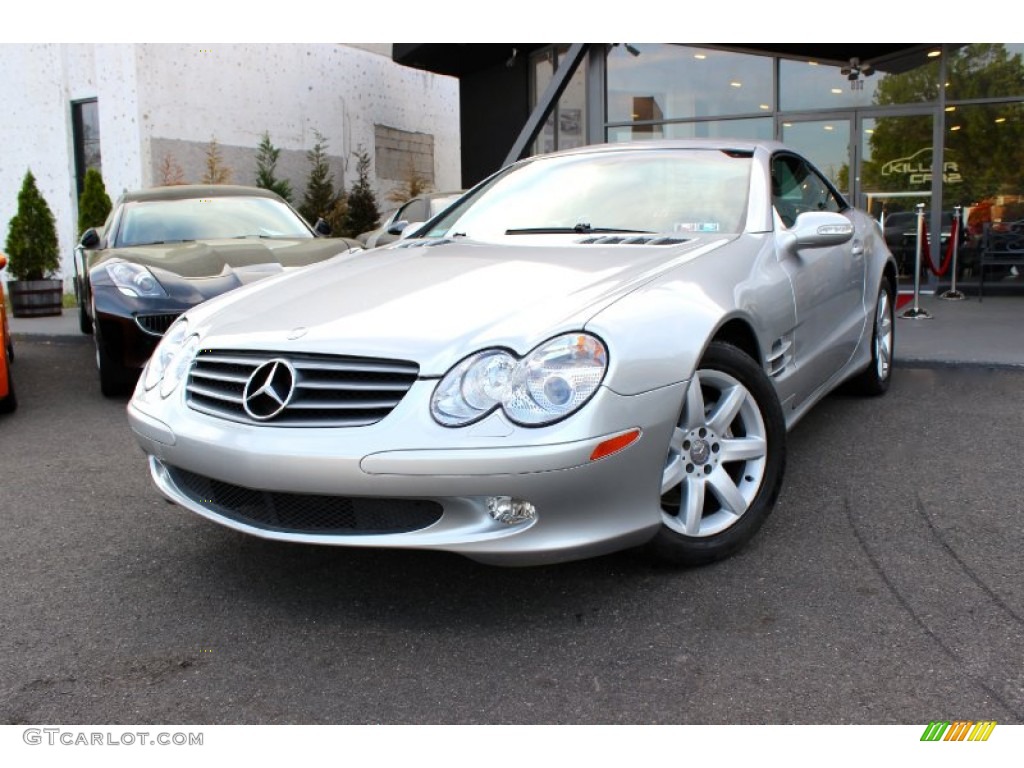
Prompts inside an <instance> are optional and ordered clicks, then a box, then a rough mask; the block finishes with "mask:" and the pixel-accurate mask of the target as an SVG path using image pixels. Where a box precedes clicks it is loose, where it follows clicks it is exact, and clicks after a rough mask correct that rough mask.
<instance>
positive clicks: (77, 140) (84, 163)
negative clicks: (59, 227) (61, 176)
mask: <svg viewBox="0 0 1024 768" xmlns="http://www.w3.org/2000/svg"><path fill="white" fill-rule="evenodd" d="M71 133H72V138H73V141H74V145H75V180H76V183H77V187H78V194H79V195H81V194H82V190H83V189H84V188H85V172H86V170H88V169H89V168H95V169H96V170H97V171H100V172H101V173H102V172H103V168H102V167H101V164H100V112H99V106H98V105H97V102H96V99H91V100H89V101H76V102H74V103H72V105H71Z"/></svg>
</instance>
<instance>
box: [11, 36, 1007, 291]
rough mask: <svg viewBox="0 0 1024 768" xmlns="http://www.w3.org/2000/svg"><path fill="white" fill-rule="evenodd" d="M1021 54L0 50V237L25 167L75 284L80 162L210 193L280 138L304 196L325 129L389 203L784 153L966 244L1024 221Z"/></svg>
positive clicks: (847, 47)
mask: <svg viewBox="0 0 1024 768" xmlns="http://www.w3.org/2000/svg"><path fill="white" fill-rule="evenodd" d="M1022 54H1024V44H1004V43H972V44H948V43H933V44H909V43H908V44H900V43H863V44H859V43H820V44H759V45H728V44H722V45H701V46H695V45H684V44H673V43H659V44H651V43H643V44H641V43H635V44H629V43H622V44H604V43H602V44H597V43H595V44H579V43H576V44H556V43H551V44H548V43H502V44H497V43H483V44H452V43H403V44H398V43H396V44H372V45H363V46H360V45H341V44H318V45H312V44H277V45H253V44H228V45H218V46H215V47H209V46H198V45H187V44H181V45H172V44H107V45H103V44H37V45H0V64H2V65H3V68H4V71H5V72H6V73H7V74H8V77H7V78H5V81H4V82H3V83H0V94H2V95H3V99H4V103H5V104H6V105H7V109H6V111H5V117H4V120H3V122H2V123H0V139H2V140H3V144H4V146H5V151H4V157H3V160H2V162H0V236H5V235H6V229H7V222H8V221H9V220H10V218H11V217H12V216H13V215H14V213H15V206H16V197H17V190H18V188H19V186H20V183H21V179H22V177H23V176H24V173H25V171H26V170H28V169H29V168H31V169H32V171H33V173H34V174H35V176H36V177H37V179H38V181H39V185H40V189H41V190H42V191H43V194H44V196H45V197H46V198H47V200H48V202H49V203H50V205H51V207H52V208H53V209H54V212H55V214H56V216H57V220H58V228H59V236H60V244H61V251H62V257H63V261H64V264H65V269H64V277H65V278H67V277H69V276H70V274H71V270H70V265H71V258H70V255H71V251H72V249H73V247H74V243H75V238H76V237H77V232H76V229H77V226H76V221H77V205H78V194H79V192H80V190H81V184H82V180H83V178H84V173H85V169H86V168H87V167H90V166H94V167H99V168H100V169H101V171H102V173H103V176H104V179H105V181H106V184H107V189H108V191H109V192H110V193H111V196H112V197H116V196H117V194H119V193H120V192H121V191H123V190H127V189H136V188H140V187H147V186H153V185H156V184H159V183H161V181H162V179H163V178H164V176H166V174H167V171H168V169H180V170H181V174H180V175H181V176H182V177H184V178H185V179H186V180H190V181H191V180H198V179H199V177H200V176H201V174H202V169H203V163H204V160H205V153H206V151H207V149H208V146H209V144H210V142H211V140H212V139H216V141H217V142H218V144H219V147H220V149H221V151H222V153H223V157H224V161H225V162H226V163H227V165H229V166H230V167H231V168H232V170H233V171H234V174H233V178H234V181H236V182H238V183H248V184H251V183H253V182H254V180H255V153H256V147H257V145H258V143H259V141H260V139H261V137H262V136H263V134H264V133H269V135H270V137H271V139H272V141H273V142H274V143H275V144H276V145H277V146H278V147H279V148H281V149H282V155H281V161H280V165H279V172H280V175H282V176H284V177H285V178H287V179H289V180H290V181H291V183H292V187H293V189H295V190H297V191H298V190H302V189H303V188H304V184H305V176H306V171H307V164H306V152H307V151H308V150H309V149H310V148H311V147H312V145H313V143H314V140H315V136H316V134H317V133H319V134H322V135H323V136H325V137H326V138H327V140H328V142H329V145H328V153H329V155H330V156H331V161H332V167H333V168H334V171H335V177H336V178H335V180H336V183H337V184H338V185H339V186H342V185H345V186H348V185H350V184H351V182H352V180H353V168H354V163H353V156H354V155H353V153H354V152H357V151H360V150H363V151H367V152H368V153H369V154H370V155H371V157H372V159H373V182H374V184H375V186H376V189H377V192H378V194H379V195H380V196H381V197H383V196H384V195H385V194H386V193H387V192H388V191H389V190H390V189H392V188H394V187H395V186H397V185H398V184H400V183H401V182H402V178H403V176H405V175H407V174H408V173H409V169H413V170H415V171H416V172H417V173H418V174H420V175H422V176H425V177H426V178H427V179H428V181H429V182H430V184H431V186H432V187H433V188H434V189H438V190H446V189H457V188H460V187H461V188H464V187H468V186H471V185H472V184H474V183H476V182H478V181H480V180H481V179H483V178H485V177H486V176H487V175H488V174H490V173H492V172H494V171H496V170H498V169H499V168H501V167H502V166H503V165H504V164H506V163H507V162H509V161H511V160H513V159H517V158H519V157H523V156H527V155H530V154H536V153H542V152H548V151H554V150H559V149H566V148H571V147H579V146H582V145H586V144H596V143H602V142H622V141H635V140H648V139H672V138H691V137H712V138H738V139H779V140H781V141H784V142H786V143H787V144H789V145H790V146H792V147H793V148H794V149H796V150H798V151H801V152H803V153H804V154H805V155H807V156H808V157H809V158H810V159H811V160H812V161H813V162H814V163H815V164H816V165H817V166H818V168H819V169H820V170H821V171H822V172H823V173H824V174H825V175H827V176H828V177H829V178H830V179H831V180H832V181H833V183H834V184H835V185H836V186H837V188H838V189H839V190H840V191H841V192H842V193H843V194H844V195H846V196H847V197H848V199H849V200H850V201H851V202H853V203H854V204H855V205H858V206H860V207H863V208H865V209H867V210H869V211H871V212H872V213H873V214H874V215H875V216H877V217H878V218H879V219H882V218H884V217H892V215H893V214H895V213H902V214H903V220H904V221H906V220H907V219H908V217H909V216H912V212H914V211H916V210H917V206H918V205H919V204H921V205H923V206H924V210H925V212H926V222H927V231H928V233H929V241H930V242H931V243H940V242H942V241H943V238H944V237H946V236H947V235H948V232H949V228H950V225H949V212H950V211H952V210H953V209H954V207H956V206H960V207H961V208H962V209H963V211H964V218H965V219H966V223H967V224H968V225H969V227H970V228H971V229H972V230H974V231H977V230H978V229H979V228H980V226H981V225H982V224H983V223H984V222H987V221H994V222H998V221H1012V220H1017V219H1024V120H1022V117H1024V114H1022V113H1024V61H1022ZM382 207H383V206H382ZM892 220H893V221H896V219H892ZM894 250H895V249H894ZM932 250H933V251H937V250H938V249H937V248H933V249H932ZM932 279H933V281H934V278H932Z"/></svg>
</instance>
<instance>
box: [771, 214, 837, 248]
mask: <svg viewBox="0 0 1024 768" xmlns="http://www.w3.org/2000/svg"><path fill="white" fill-rule="evenodd" d="M786 235H788V236H789V239H790V242H789V243H788V245H789V247H790V249H791V250H793V251H800V250H803V249H804V248H827V247H829V246H835V245H842V244H843V243H846V242H849V241H850V240H851V239H852V238H853V224H852V223H851V222H850V220H849V219H848V218H846V217H845V216H843V215H842V214H841V213H832V212H831V211H808V212H807V213H801V214H800V215H799V216H797V217H796V222H794V224H793V226H792V227H791V228H790V229H789V230H787V231H786Z"/></svg>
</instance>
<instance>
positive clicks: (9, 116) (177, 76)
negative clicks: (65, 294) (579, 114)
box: [0, 43, 461, 279]
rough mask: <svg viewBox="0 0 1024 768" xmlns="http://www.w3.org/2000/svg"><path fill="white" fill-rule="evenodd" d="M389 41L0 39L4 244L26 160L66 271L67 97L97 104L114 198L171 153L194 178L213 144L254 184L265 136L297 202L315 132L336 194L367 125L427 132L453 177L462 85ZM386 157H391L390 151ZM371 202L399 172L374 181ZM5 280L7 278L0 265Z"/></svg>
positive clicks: (438, 166)
mask: <svg viewBox="0 0 1024 768" xmlns="http://www.w3.org/2000/svg"><path fill="white" fill-rule="evenodd" d="M389 52H390V45H387V44H359V45H358V47H355V46H349V45H341V44H336V45H335V44H283V43H282V44H148V43H147V44H95V45H94V44H63V43H49V44H38V45H21V44H2V45H0V71H2V72H3V73H4V77H3V78H0V103H3V104H4V107H5V109H4V113H3V116H2V117H0V143H2V145H3V147H4V151H3V153H2V154H0V249H2V248H3V244H4V242H5V241H6V237H7V227H8V223H9V221H10V219H11V217H13V216H14V214H15V212H16V210H17V193H18V189H19V188H20V186H21V181H22V178H23V177H24V175H25V171H26V170H27V169H28V168H29V167H31V169H32V172H33V174H34V175H35V176H36V178H37V181H38V183H39V187H40V190H41V191H42V193H43V195H44V196H45V197H46V200H47V202H48V203H49V204H50V207H51V208H52V209H53V212H54V215H55V216H56V218H57V222H58V234H59V238H60V245H61V252H62V260H63V264H64V269H63V276H64V277H65V278H66V279H67V278H70V276H71V275H73V273H74V270H73V266H72V261H71V254H72V251H73V248H74V244H75V242H76V239H77V234H78V233H77V215H78V213H77V210H78V206H77V199H76V193H75V169H74V147H73V139H72V129H71V107H70V105H71V102H72V101H73V100H78V99H90V98H96V99H97V100H98V108H99V119H100V150H101V153H102V164H103V178H104V182H105V184H106V187H107V191H108V193H109V194H110V196H111V198H113V199H116V198H117V196H118V195H119V194H120V193H121V192H122V191H124V190H130V189H137V188H140V187H146V186H152V185H154V184H156V183H159V181H160V164H161V162H162V161H163V160H164V158H165V156H167V155H171V156H172V157H173V159H174V160H175V161H176V162H177V163H178V164H179V165H180V166H181V167H182V171H183V173H184V176H185V179H186V180H187V181H198V180H200V178H201V176H202V173H203V170H204V163H205V158H206V149H207V147H208V146H209V143H210V140H211V139H213V138H215V139H216V140H217V142H218V144H219V145H220V148H221V154H222V157H223V159H224V162H225V163H226V164H227V165H228V166H229V167H230V168H231V170H232V177H233V181H234V182H235V183H238V184H253V183H255V178H256V163H255V154H256V147H257V145H258V144H259V142H260V139H261V137H262V135H263V133H264V132H265V131H267V132H269V133H270V138H271V141H272V142H273V144H274V145H275V146H277V147H278V148H280V149H281V150H282V152H281V157H280V159H279V161H278V167H277V175H278V176H280V177H282V178H286V179H288V180H289V181H291V183H292V187H293V189H294V190H295V193H296V195H295V197H296V199H297V200H301V196H302V192H303V190H304V189H305V184H306V179H307V177H308V171H309V164H308V161H307V160H306V152H307V151H308V150H309V149H310V148H311V147H312V146H313V143H314V140H315V139H314V132H315V131H319V132H320V133H321V134H322V135H323V136H324V137H325V138H326V140H327V151H328V155H329V156H330V158H331V166H332V169H333V171H334V176H335V178H334V182H335V186H336V188H340V187H341V186H342V185H344V186H345V187H346V188H348V187H350V186H351V184H352V182H353V180H354V178H355V159H354V157H353V155H352V153H353V152H356V151H358V150H361V149H362V150H365V151H367V152H369V153H370V154H371V156H372V155H373V154H374V151H375V139H376V133H375V126H377V125H385V126H390V127H392V128H395V129H397V130H399V131H407V132H410V133H416V134H425V135H429V136H431V137H432V146H433V149H432V152H433V179H434V183H435V186H436V187H437V188H438V189H455V188H458V187H459V186H460V183H461V163H460V145H459V84H458V81H457V80H456V79H455V78H450V77H445V76H441V75H435V74H432V73H428V72H422V71H419V70H414V69H410V68H406V67H401V66H399V65H397V64H395V63H394V62H393V61H391V58H390V56H389V55H388V54H389ZM389 162H394V160H393V158H391V159H389ZM371 180H372V181H374V182H375V183H376V185H377V192H378V200H379V202H380V206H381V208H382V210H383V209H385V208H387V207H388V203H386V202H385V196H386V195H387V193H388V192H389V191H390V190H391V189H393V188H394V187H395V186H397V185H398V184H399V181H400V180H396V179H391V178H384V177H380V176H378V174H377V172H376V169H375V170H374V173H373V176H372V177H371ZM4 274H5V275H6V273H4Z"/></svg>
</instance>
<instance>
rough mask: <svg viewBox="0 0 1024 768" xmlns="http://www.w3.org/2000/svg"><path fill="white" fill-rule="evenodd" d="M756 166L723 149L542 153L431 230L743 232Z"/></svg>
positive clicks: (438, 233) (454, 233)
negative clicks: (541, 156) (754, 167)
mask: <svg viewBox="0 0 1024 768" xmlns="http://www.w3.org/2000/svg"><path fill="white" fill-rule="evenodd" d="M750 167H751V157H750V155H749V154H747V153H725V152H721V151H718V150H654V149H651V150H628V151H627V150H623V151H611V152H595V153H586V154H579V155H567V156H561V157H551V158H539V159H537V160H534V161H532V162H528V163H525V164H523V165H518V166H514V167H512V168H510V169H508V170H507V171H504V172H503V173H500V174H498V175H497V176H495V177H494V178H492V179H491V180H490V181H488V182H487V183H486V184H484V185H483V186H482V187H480V188H479V189H477V190H476V191H475V192H474V193H473V194H472V195H470V196H469V197H468V198H467V199H466V201H464V202H463V203H462V204H461V205H459V206H458V207H456V208H454V209H452V210H451V211H450V212H449V213H448V215H447V216H445V217H444V218H443V219H441V220H440V221H438V222H437V223H436V224H435V225H434V226H433V227H431V228H430V230H429V231H428V232H427V233H426V235H427V236H428V237H458V236H465V237H469V238H473V239H478V240H479V239H483V240H487V239H493V238H499V237H512V236H517V235H531V234H559V233H567V234H577V236H578V234H579V233H591V232H602V233H603V232H608V233H611V232H652V233H662V234H664V233H676V234H678V233H695V232H705V233H719V232H721V233H729V232H739V231H741V229H742V222H743V220H744V216H745V214H746V208H747V193H748V189H749V185H750Z"/></svg>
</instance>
